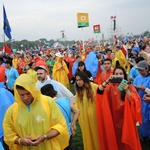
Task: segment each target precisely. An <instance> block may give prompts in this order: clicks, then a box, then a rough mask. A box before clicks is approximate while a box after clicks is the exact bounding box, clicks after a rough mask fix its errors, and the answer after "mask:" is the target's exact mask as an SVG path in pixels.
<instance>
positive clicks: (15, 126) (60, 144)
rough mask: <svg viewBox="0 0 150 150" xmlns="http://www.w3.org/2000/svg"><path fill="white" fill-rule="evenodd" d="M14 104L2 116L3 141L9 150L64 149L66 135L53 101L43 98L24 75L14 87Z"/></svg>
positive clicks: (61, 117) (64, 125) (60, 115)
mask: <svg viewBox="0 0 150 150" xmlns="http://www.w3.org/2000/svg"><path fill="white" fill-rule="evenodd" d="M14 92H15V103H14V104H13V105H12V106H10V107H9V108H8V110H7V112H6V114H5V117H4V122H3V129H4V141H5V142H6V143H7V145H8V146H9V149H10V150H63V149H64V148H65V147H67V146H68V141H69V135H68V130H67V125H66V122H65V119H64V117H63V115H62V113H61V111H60V109H59V108H58V106H57V104H56V103H55V101H54V100H53V99H52V98H50V97H47V96H44V95H42V94H41V93H40V91H39V90H38V89H37V88H36V85H35V84H34V83H33V82H32V78H31V77H30V76H29V75H27V74H22V75H20V76H19V77H18V78H17V80H16V82H15V86H14Z"/></svg>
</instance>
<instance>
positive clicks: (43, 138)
mask: <svg viewBox="0 0 150 150" xmlns="http://www.w3.org/2000/svg"><path fill="white" fill-rule="evenodd" d="M35 139H36V140H35V141H32V146H38V145H39V144H40V143H42V142H44V140H45V137H44V135H39V136H37V137H36V138H35Z"/></svg>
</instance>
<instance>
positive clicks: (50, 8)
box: [0, 0, 150, 41]
mask: <svg viewBox="0 0 150 150" xmlns="http://www.w3.org/2000/svg"><path fill="white" fill-rule="evenodd" d="M3 3H4V5H5V9H6V13H7V17H8V20H9V23H10V26H11V29H12V32H11V33H12V37H13V39H15V40H23V39H27V40H38V39H39V38H47V39H48V40H50V39H54V40H56V39H58V38H61V32H60V31H61V30H64V31H65V35H66V38H67V40H81V39H82V36H83V38H84V40H87V39H89V38H93V37H94V38H96V36H97V38H99V39H100V38H101V36H102V34H101V33H100V34H99V35H97V34H94V33H93V25H96V24H100V25H101V32H102V33H104V36H105V37H107V36H108V35H109V34H108V33H109V31H108V28H110V26H111V19H110V16H114V15H116V17H117V18H116V25H117V27H119V31H120V32H119V33H121V34H126V33H131V32H132V33H133V34H141V33H142V32H143V31H146V30H147V29H148V30H149V29H150V14H149V8H150V0H4V1H3ZM3 3H1V10H2V5H3ZM79 12H80V13H88V14H89V24H90V26H89V27H86V28H83V32H82V30H81V29H79V28H77V13H79ZM1 16H2V17H1V18H0V22H1V24H0V26H1V30H0V32H1V35H2V34H3V11H1ZM0 41H1V40H0Z"/></svg>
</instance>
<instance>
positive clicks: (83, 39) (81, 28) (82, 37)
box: [81, 27, 85, 50]
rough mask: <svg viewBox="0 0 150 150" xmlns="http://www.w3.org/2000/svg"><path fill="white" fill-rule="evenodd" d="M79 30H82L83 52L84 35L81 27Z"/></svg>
mask: <svg viewBox="0 0 150 150" xmlns="http://www.w3.org/2000/svg"><path fill="white" fill-rule="evenodd" d="M81 30H82V45H83V50H85V49H84V34H83V27H82V28H81Z"/></svg>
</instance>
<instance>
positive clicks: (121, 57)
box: [115, 50, 127, 69]
mask: <svg viewBox="0 0 150 150" xmlns="http://www.w3.org/2000/svg"><path fill="white" fill-rule="evenodd" d="M115 57H116V58H117V59H118V60H119V63H120V66H122V67H123V68H124V69H126V65H127V60H126V57H125V56H124V54H123V52H122V51H121V50H118V51H116V52H115Z"/></svg>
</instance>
